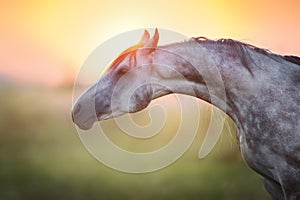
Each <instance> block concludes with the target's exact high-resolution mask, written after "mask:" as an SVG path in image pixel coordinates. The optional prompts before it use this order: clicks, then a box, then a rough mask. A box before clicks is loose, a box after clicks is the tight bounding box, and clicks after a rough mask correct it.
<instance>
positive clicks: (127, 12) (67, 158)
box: [0, 0, 300, 200]
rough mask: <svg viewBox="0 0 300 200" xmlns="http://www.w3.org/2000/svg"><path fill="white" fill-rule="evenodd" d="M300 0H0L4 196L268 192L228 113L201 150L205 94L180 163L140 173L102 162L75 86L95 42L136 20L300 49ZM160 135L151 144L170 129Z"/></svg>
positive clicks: (0, 176) (240, 195) (0, 189)
mask: <svg viewBox="0 0 300 200" xmlns="http://www.w3.org/2000/svg"><path fill="white" fill-rule="evenodd" d="M299 7H300V2H299V1H297V0H285V1H279V0H278V1H277V0H272V1H271V0H266V1H258V0H252V1H250V0H249V1H248V0H246V1H238V0H229V1H216V0H212V1H204V0H203V1H201V0H200V1H198V0H197V1H196V0H194V1H193V0H185V1H180V0H172V1H171V0H166V1H158V0H151V1H141V0H139V1H138V0H127V1H121V0H107V1H104V0H100V1H58V0H57V1H56V0H53V1H47V0H45V1H37V0H24V1H17V0H12V1H0V199H1V200H2V199H5V200H10V199H74V200H76V199H270V198H269V197H268V195H267V193H266V192H265V190H264V189H263V186H262V184H261V182H260V180H259V177H258V175H257V174H255V172H253V171H252V170H251V169H249V168H248V167H247V166H246V165H245V164H244V163H243V161H242V159H241V156H240V153H239V149H238V146H237V144H236V139H235V135H234V134H235V129H234V124H233V123H232V121H231V120H230V119H228V123H229V127H230V128H225V129H224V130H223V133H222V136H221V139H220V140H219V141H218V143H217V145H216V146H215V148H214V150H213V152H212V153H211V154H209V156H208V157H206V158H205V159H204V160H199V159H198V156H197V155H198V150H199V147H200V144H201V142H202V140H203V137H204V134H205V133H206V130H207V126H208V123H209V119H210V114H209V113H210V112H209V111H210V109H211V107H210V106H209V105H208V104H206V103H204V102H200V101H199V104H200V106H201V109H200V114H201V120H200V122H199V130H198V135H197V137H196V139H195V141H194V143H193V144H192V146H191V148H190V149H189V150H188V151H187V152H186V153H185V154H184V156H183V157H181V158H180V159H179V160H178V161H176V162H175V163H174V164H172V165H171V166H169V167H167V168H165V169H162V170H160V171H157V172H153V173H148V174H140V175H137V174H126V173H121V172H118V171H115V170H112V169H110V168H108V167H105V166H103V165H102V164H101V163H100V162H98V161H97V160H96V159H94V158H93V157H92V156H91V155H90V154H89V153H88V152H87V150H86V149H85V147H84V146H83V145H82V144H81V142H80V139H79V137H78V135H77V132H76V129H75V126H74V124H73V123H72V121H71V118H70V109H71V105H72V87H73V83H74V80H75V79H76V74H77V72H78V71H79V69H80V67H81V65H82V63H83V62H84V61H85V59H86V58H87V56H88V55H89V54H90V53H91V52H92V51H93V50H94V49H95V48H96V47H97V46H98V45H100V44H101V43H103V42H104V41H106V40H107V39H108V38H110V37H112V36H114V35H117V34H119V33H122V32H125V31H130V30H132V29H138V28H147V27H158V28H164V29H170V30H173V31H176V32H179V33H182V34H183V35H186V36H189V37H193V36H206V37H208V38H211V39H215V38H224V37H225V38H233V39H237V40H241V41H244V42H247V43H251V44H254V45H257V46H259V47H263V48H267V49H269V50H271V51H273V52H276V53H280V54H292V55H298V56H299V55H300V40H299V39H298V37H299V35H300V26H299V18H300V13H299V11H298V10H299ZM166 98H171V97H166ZM186 98H188V97H186ZM169 112H170V113H171V114H172V112H174V113H176V112H177V111H176V109H175V108H174V109H173V110H172V107H171V108H170V110H169ZM174 116H175V115H174ZM136 119H137V123H144V122H143V120H140V122H138V121H139V119H143V118H140V117H139V115H136ZM169 120H170V123H171V124H172V123H174V121H176V119H169ZM172 120H173V121H172ZM102 125H103V127H106V128H107V129H110V130H111V133H112V135H110V136H109V137H111V139H112V140H114V141H115V143H117V144H119V145H120V146H123V147H124V148H128V149H130V148H131V147H132V146H134V145H136V146H137V149H138V150H139V146H140V145H139V142H140V141H128V140H125V141H123V138H122V137H123V136H122V134H121V133H120V131H119V130H117V129H116V127H115V126H114V125H113V121H112V120H109V121H106V122H103V123H102ZM172 127H173V126H170V128H168V129H166V130H164V132H162V133H161V134H162V135H164V134H167V133H170V132H172ZM230 133H231V134H230ZM162 138H163V139H162V140H159V139H158V140H156V141H155V143H152V144H151V143H150V144H148V145H150V147H156V146H155V145H158V144H159V145H163V144H165V143H163V142H166V141H168V138H169V136H168V137H162ZM160 142H162V144H160Z"/></svg>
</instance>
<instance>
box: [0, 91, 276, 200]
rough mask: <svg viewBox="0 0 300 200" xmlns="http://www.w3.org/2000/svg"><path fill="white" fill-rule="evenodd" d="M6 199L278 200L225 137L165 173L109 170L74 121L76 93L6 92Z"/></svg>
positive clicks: (0, 101)
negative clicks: (208, 151) (201, 157)
mask: <svg viewBox="0 0 300 200" xmlns="http://www.w3.org/2000/svg"><path fill="white" fill-rule="evenodd" d="M0 97H1V98H0V110H1V111H0V199H1V200H15V199H30V200H32V199H56V200H57V199H64V200H65V199H72V200H77V199H78V200H79V199H131V200H134V199H138V200H143V199H149V200H150V199H157V200H159V199H181V200H184V199H207V200H209V199H228V200H229V199H230V200H232V199H243V200H246V199H249V200H250V199H251V200H252V199H270V198H269V196H268V195H267V193H266V192H265V190H264V188H263V186H262V184H261V182H260V180H259V176H258V175H257V174H255V173H254V172H253V171H252V170H250V169H249V168H248V167H247V166H246V165H245V164H244V163H243V161H242V159H241V157H240V153H239V151H238V147H237V145H236V144H235V141H234V140H233V139H232V137H230V136H229V134H227V132H226V131H225V132H224V134H223V136H222V140H220V141H219V142H218V144H217V146H216V147H215V148H214V150H213V152H212V153H211V154H210V155H209V156H208V157H206V158H205V159H204V160H199V159H198V158H197V153H198V149H199V144H197V142H199V140H201V136H199V137H198V139H197V140H195V142H194V143H193V145H192V146H191V148H190V149H189V150H188V152H186V153H185V154H184V156H182V157H181V158H180V159H179V160H178V161H176V162H175V163H173V164H172V165H171V166H169V167H166V168H164V169H162V170H160V171H156V172H153V173H147V174H126V173H122V172H118V171H115V170H112V169H110V168H108V167H105V166H104V165H102V164H101V163H100V162H98V161H97V160H96V159H94V158H93V157H92V156H91V155H90V154H89V153H88V152H87V150H86V149H85V147H84V146H83V145H82V143H81V141H80V139H79V137H78V134H77V132H76V129H75V127H74V125H73V123H72V122H71V119H70V105H71V90H67V89H56V90H49V89H48V90H46V91H45V90H43V89H26V88H22V89H20V88H10V89H9V88H2V89H0Z"/></svg>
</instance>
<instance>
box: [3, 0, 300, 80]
mask: <svg viewBox="0 0 300 200" xmlns="http://www.w3.org/2000/svg"><path fill="white" fill-rule="evenodd" d="M299 8H300V1H297V0H285V1H276V0H267V1H262V0H245V1H239V0H230V1H216V0H210V1H208V0H207V1H204V0H184V1H182V0H147V1H143V0H126V1H123V0H99V1H71V0H70V1H59V0H57V1H55V0H53V1H50V0H45V1H39V0H28V1H25V0H24V1H15V0H12V1H1V3H0V78H1V77H8V78H12V79H14V80H19V81H20V82H23V83H31V84H37V85H42V86H56V85H59V84H62V83H64V82H68V81H72V80H73V78H74V76H76V73H77V72H78V70H79V69H80V66H81V65H82V63H83V62H84V60H85V59H86V58H87V56H88V55H89V53H91V52H92V51H93V50H94V49H95V48H96V47H97V46H98V45H100V44H101V43H102V42H104V41H105V40H107V39H109V38H111V37H112V36H114V35H117V34H120V33H122V32H125V31H130V30H133V29H140V28H153V27H158V28H163V29H170V30H173V31H176V32H179V33H181V34H183V35H186V36H188V37H192V36H206V37H208V38H212V39H215V38H222V37H226V38H234V39H237V40H242V41H244V42H247V43H251V44H254V45H257V46H260V47H264V48H267V49H269V50H271V51H273V52H276V53H281V54H294V55H298V56H299V55H300V39H299V36H300V23H299V19H300V12H299Z"/></svg>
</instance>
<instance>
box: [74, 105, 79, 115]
mask: <svg viewBox="0 0 300 200" xmlns="http://www.w3.org/2000/svg"><path fill="white" fill-rule="evenodd" d="M80 109H81V105H80V104H77V105H76V107H75V109H74V112H73V114H74V115H76V114H77V113H79V111H80Z"/></svg>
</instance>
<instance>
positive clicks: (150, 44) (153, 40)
mask: <svg viewBox="0 0 300 200" xmlns="http://www.w3.org/2000/svg"><path fill="white" fill-rule="evenodd" d="M158 40H159V33H158V30H157V28H156V29H155V32H154V35H153V37H152V38H151V39H150V40H148V42H147V43H146V44H145V45H144V47H147V48H156V47H157V44H158Z"/></svg>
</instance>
